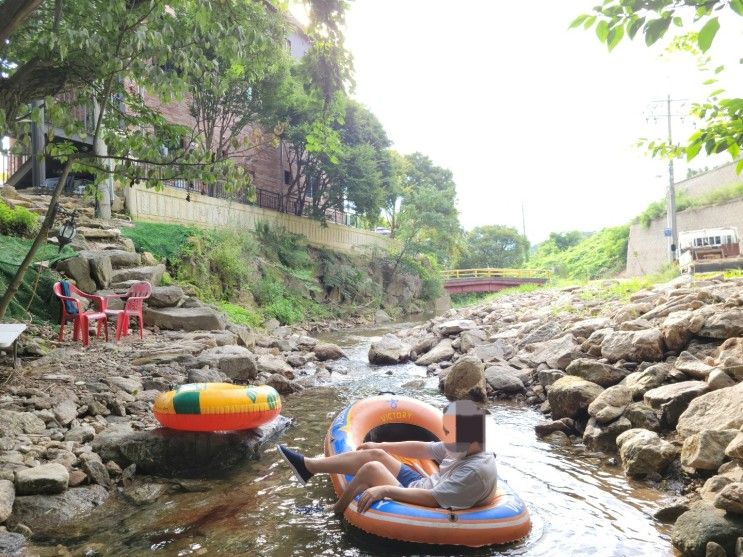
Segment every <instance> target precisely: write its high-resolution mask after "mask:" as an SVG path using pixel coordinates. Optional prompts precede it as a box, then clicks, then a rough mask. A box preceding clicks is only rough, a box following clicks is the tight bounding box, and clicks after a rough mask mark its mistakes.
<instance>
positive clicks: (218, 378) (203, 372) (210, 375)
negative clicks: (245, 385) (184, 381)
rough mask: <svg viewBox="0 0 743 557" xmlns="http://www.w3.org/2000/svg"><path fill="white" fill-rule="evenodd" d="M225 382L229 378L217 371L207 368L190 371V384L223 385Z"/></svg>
mask: <svg viewBox="0 0 743 557" xmlns="http://www.w3.org/2000/svg"><path fill="white" fill-rule="evenodd" d="M225 380H229V377H227V375H225V374H224V373H222V372H221V371H217V370H216V369H211V368H208V367H205V368H202V369H189V370H188V382H189V383H223V382H225ZM246 381H247V380H246Z"/></svg>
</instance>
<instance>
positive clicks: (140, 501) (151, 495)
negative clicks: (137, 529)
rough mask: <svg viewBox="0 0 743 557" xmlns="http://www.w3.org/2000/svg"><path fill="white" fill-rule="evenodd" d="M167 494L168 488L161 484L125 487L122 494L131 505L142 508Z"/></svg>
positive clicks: (148, 483)
mask: <svg viewBox="0 0 743 557" xmlns="http://www.w3.org/2000/svg"><path fill="white" fill-rule="evenodd" d="M167 492H168V486H167V485H165V484H161V483H152V482H143V483H138V484H137V485H130V486H129V487H126V488H125V489H124V490H123V491H122V494H123V495H124V497H125V498H126V499H127V500H128V501H129V502H131V503H133V504H135V505H137V506H139V507H142V506H144V505H150V504H152V503H154V502H155V501H157V500H158V499H159V498H160V497H162V496H163V495H165V494H166V493H167Z"/></svg>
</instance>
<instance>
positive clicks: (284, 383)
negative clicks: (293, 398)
mask: <svg viewBox="0 0 743 557" xmlns="http://www.w3.org/2000/svg"><path fill="white" fill-rule="evenodd" d="M266 385H269V386H271V387H273V388H274V389H276V391H277V392H278V393H279V394H282V395H287V394H291V393H296V392H297V391H301V390H302V389H303V387H302V386H301V385H300V384H299V383H297V382H296V381H291V380H290V379H287V378H286V377H284V376H283V375H281V374H279V373H274V374H272V375H271V376H270V377H269V378H268V379H266Z"/></svg>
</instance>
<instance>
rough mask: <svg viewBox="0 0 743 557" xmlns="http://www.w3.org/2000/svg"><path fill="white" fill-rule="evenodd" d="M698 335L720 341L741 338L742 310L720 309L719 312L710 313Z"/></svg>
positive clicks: (736, 308)
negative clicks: (720, 339)
mask: <svg viewBox="0 0 743 557" xmlns="http://www.w3.org/2000/svg"><path fill="white" fill-rule="evenodd" d="M699 335H700V336H703V337H709V338H722V339H728V338H732V337H740V336H743V308H740V307H734V308H720V310H719V311H715V312H713V313H711V314H710V315H709V316H708V317H707V319H706V321H705V322H704V326H703V327H702V328H701V329H700V331H699Z"/></svg>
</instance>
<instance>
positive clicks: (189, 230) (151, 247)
mask: <svg viewBox="0 0 743 557" xmlns="http://www.w3.org/2000/svg"><path fill="white" fill-rule="evenodd" d="M203 233H204V231H203V230H201V229H200V228H196V227H194V226H183V225H180V224H159V223H154V222H138V223H136V224H135V225H134V227H132V228H123V229H122V230H121V235H122V236H125V237H127V238H130V239H131V240H132V241H133V242H134V247H135V248H136V249H137V251H139V252H142V251H149V252H150V253H152V254H153V255H155V257H157V258H158V259H165V260H166V261H167V262H168V265H170V266H177V264H178V261H179V259H180V258H181V255H182V254H183V249H184V248H185V247H186V245H187V243H188V239H189V238H190V237H192V236H198V235H201V234H203Z"/></svg>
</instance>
